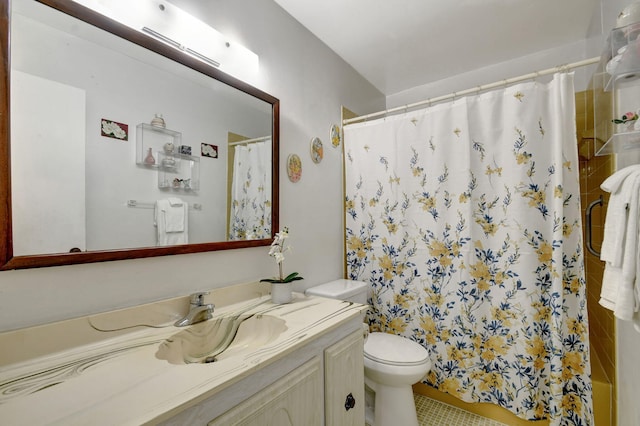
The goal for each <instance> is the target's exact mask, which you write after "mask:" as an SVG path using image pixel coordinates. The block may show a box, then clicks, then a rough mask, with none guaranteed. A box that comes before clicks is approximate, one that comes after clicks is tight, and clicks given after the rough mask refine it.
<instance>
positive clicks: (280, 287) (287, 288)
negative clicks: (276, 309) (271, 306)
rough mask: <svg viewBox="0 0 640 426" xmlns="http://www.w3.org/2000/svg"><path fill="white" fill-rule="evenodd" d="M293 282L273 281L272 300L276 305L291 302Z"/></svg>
mask: <svg viewBox="0 0 640 426" xmlns="http://www.w3.org/2000/svg"><path fill="white" fill-rule="evenodd" d="M292 292H293V283H292V282H291V283H271V301H272V302H273V303H275V304H276V305H281V304H283V303H289V302H291V300H292V299H293V294H292Z"/></svg>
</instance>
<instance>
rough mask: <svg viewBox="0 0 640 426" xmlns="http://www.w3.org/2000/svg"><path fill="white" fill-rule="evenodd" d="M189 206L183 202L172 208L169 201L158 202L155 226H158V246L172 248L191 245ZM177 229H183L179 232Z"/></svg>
mask: <svg viewBox="0 0 640 426" xmlns="http://www.w3.org/2000/svg"><path fill="white" fill-rule="evenodd" d="M188 211H189V205H188V203H186V202H183V203H182V205H180V206H175V207H172V206H171V204H170V202H169V200H167V199H163V200H158V201H156V205H155V211H154V225H155V226H156V234H157V245H158V246H170V245H176V244H188V243H189V215H188ZM176 229H181V231H177V230H176Z"/></svg>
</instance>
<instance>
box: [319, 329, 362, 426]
mask: <svg viewBox="0 0 640 426" xmlns="http://www.w3.org/2000/svg"><path fill="white" fill-rule="evenodd" d="M363 347H364V340H363V336H362V331H356V332H354V333H352V334H351V335H349V336H348V337H345V338H344V339H343V340H341V341H340V342H338V343H336V344H334V345H333V346H330V347H329V348H327V349H326V350H325V351H324V368H325V375H324V393H325V423H326V425H327V426H333V425H335V426H350V425H354V426H355V425H357V426H362V425H363V424H364V354H363Z"/></svg>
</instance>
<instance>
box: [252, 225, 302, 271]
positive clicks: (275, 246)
mask: <svg viewBox="0 0 640 426" xmlns="http://www.w3.org/2000/svg"><path fill="white" fill-rule="evenodd" d="M287 238H289V228H287V227H286V226H285V227H284V228H283V229H282V231H280V232H279V233H277V234H276V237H275V238H274V239H273V242H272V243H271V249H270V250H269V256H272V257H273V258H274V259H276V263H277V264H278V277H277V278H265V279H262V280H260V282H268V283H290V282H292V281H298V280H301V279H303V278H302V277H301V276H300V275H298V273H297V272H292V273H290V274H289V275H287V276H286V277H285V276H284V274H283V272H282V262H283V261H284V253H285V252H287V251H288V250H291V247H290V246H288V245H286V240H287Z"/></svg>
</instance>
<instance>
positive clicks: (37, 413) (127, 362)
mask: <svg viewBox="0 0 640 426" xmlns="http://www.w3.org/2000/svg"><path fill="white" fill-rule="evenodd" d="M294 296H295V297H294V300H293V302H292V303H289V304H285V305H273V304H272V303H271V302H270V299H269V296H262V297H259V298H256V299H252V300H248V301H243V302H237V303H233V304H230V305H228V306H224V307H220V308H216V310H215V312H214V319H213V320H215V319H216V318H218V317H223V316H224V315H225V314H226V315H227V316H228V315H229V313H231V312H238V311H239V310H246V309H250V310H251V313H254V314H256V315H257V318H260V315H264V316H267V315H268V316H271V317H275V318H280V319H282V320H284V321H285V324H286V329H285V330H284V331H282V330H280V331H281V333H280V334H278V335H277V336H276V337H274V338H273V339H272V340H271V341H270V342H268V343H266V344H264V345H263V346H261V347H260V348H257V349H250V350H247V349H242V348H239V349H238V348H236V350H238V352H237V353H236V354H235V355H229V356H228V357H226V358H225V357H224V356H223V355H224V353H223V355H221V356H220V358H223V359H220V360H218V361H216V362H213V363H210V364H199V363H198V364H196V363H194V364H178V363H170V362H169V361H167V360H165V359H159V358H158V356H162V355H158V354H161V351H159V348H160V347H161V345H163V344H166V342H167V340H165V339H167V338H169V339H168V341H169V342H175V341H176V339H174V337H175V336H174V335H176V334H178V333H181V332H184V330H186V329H187V328H189V327H180V328H178V327H174V326H173V325H171V324H172V323H173V320H174V319H173V318H171V321H170V322H167V321H166V320H167V318H166V317H165V318H164V319H165V322H164V324H157V323H156V324H153V325H154V327H148V326H145V327H141V326H138V327H131V325H132V324H136V323H138V324H141V323H144V322H139V321H140V319H139V318H136V319H129V320H128V321H129V325H125V324H126V323H127V321H126V320H123V319H122V318H118V317H117V316H113V315H112V317H111V318H110V319H105V318H104V317H101V316H94V317H87V318H82V319H77V320H70V321H69V322H68V324H63V325H62V326H61V325H58V326H57V328H56V330H55V334H56V335H58V336H61V335H64V334H65V333H77V329H78V328H79V327H80V328H82V327H85V328H89V327H90V328H91V332H92V333H93V337H92V339H91V340H92V341H91V342H90V343H87V344H82V345H75V346H73V347H71V346H69V347H68V348H64V350H58V351H56V352H49V353H46V350H45V349H42V348H40V349H39V350H40V351H41V352H45V353H42V354H39V355H38V356H36V357H35V358H31V359H25V356H23V357H22V358H21V361H19V362H16V359H15V358H16V357H17V356H19V354H20V352H21V350H20V349H19V348H20V347H22V348H23V350H24V351H25V352H27V351H29V349H24V348H31V346H34V345H36V346H37V345H38V344H40V345H45V344H44V343H42V342H41V340H42V339H43V336H47V328H46V326H41V327H36V328H34V330H33V332H32V333H31V335H30V330H29V329H25V330H19V331H15V332H8V333H2V334H0V347H2V348H3V349H2V351H3V352H4V350H5V348H9V347H11V348H12V349H11V351H10V352H11V353H12V354H11V355H9V356H2V355H0V423H2V424H7V425H9V424H10V425H42V424H61V425H62V424H63V425H88V424H91V425H101V424H105V425H115V424H117V425H129V424H131V425H139V424H145V423H156V422H158V421H161V420H166V419H168V418H170V417H172V416H173V415H175V414H177V413H178V412H180V411H182V410H183V409H186V408H188V407H190V406H192V405H195V404H196V403H198V402H200V401H202V400H204V399H206V398H209V397H211V396H213V395H215V394H217V393H218V392H220V391H222V390H223V389H225V388H227V387H228V386H230V385H232V384H234V383H236V382H238V381H239V380H241V379H242V378H244V377H247V376H248V375H250V374H252V373H253V372H255V371H257V370H259V369H261V368H263V367H265V366H267V365H269V364H271V363H273V362H275V361H276V360H278V359H281V358H282V357H284V356H286V355H287V354H290V353H291V352H293V351H295V350H296V349H298V348H300V347H302V346H303V345H305V344H306V343H308V342H310V341H311V340H313V339H315V338H317V337H319V336H321V335H323V334H325V333H327V332H329V331H330V330H333V329H335V328H337V327H338V326H340V325H341V324H343V323H345V322H347V321H349V320H353V319H354V318H357V317H361V316H362V315H363V314H364V312H365V311H366V309H367V307H366V306H363V305H359V304H351V303H348V302H342V301H338V300H331V299H324V298H317V297H305V296H303V295H302V294H298V293H294ZM213 301H214V303H215V300H213ZM114 318H116V319H115V320H114ZM147 320H148V318H147ZM213 320H210V321H213ZM130 321H134V322H133V323H131V322H130ZM148 322H153V321H148ZM148 322H146V323H147V324H148ZM108 323H109V324H110V325H108ZM116 324H117V325H118V326H120V327H121V328H125V327H129V328H127V330H126V331H125V332H122V331H96V329H102V330H104V329H111V330H115V329H116V328H117V327H115V325H116ZM200 324H204V323H200ZM65 327H66V328H67V331H65ZM114 334H115V336H114ZM96 336H99V337H96ZM100 336H104V337H103V338H100ZM48 337H49V338H50V339H51V340H55V339H56V336H55V335H51V336H48ZM72 340H73V339H72ZM163 342H165V343H163ZM45 346H46V345H45ZM56 349H60V348H56ZM33 352H36V353H37V352H38V349H34V351H32V352H31V353H33ZM23 353H24V352H23Z"/></svg>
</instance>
